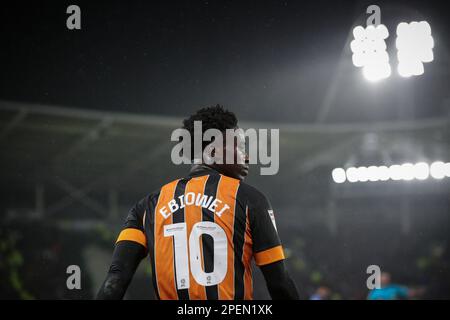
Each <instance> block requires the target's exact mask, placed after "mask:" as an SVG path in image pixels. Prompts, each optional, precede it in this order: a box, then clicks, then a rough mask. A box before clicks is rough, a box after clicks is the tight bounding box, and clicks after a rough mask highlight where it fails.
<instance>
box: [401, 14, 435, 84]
mask: <svg viewBox="0 0 450 320" xmlns="http://www.w3.org/2000/svg"><path fill="white" fill-rule="evenodd" d="M395 43H396V47H397V50H398V51H397V58H398V62H399V63H398V73H399V74H400V75H401V76H402V77H411V76H418V75H421V74H423V72H424V68H423V63H424V62H431V61H433V47H434V40H433V37H432V36H431V27H430V24H429V23H428V22H426V21H420V22H417V21H413V22H411V23H406V22H401V23H399V24H398V26H397V39H396V42H395Z"/></svg>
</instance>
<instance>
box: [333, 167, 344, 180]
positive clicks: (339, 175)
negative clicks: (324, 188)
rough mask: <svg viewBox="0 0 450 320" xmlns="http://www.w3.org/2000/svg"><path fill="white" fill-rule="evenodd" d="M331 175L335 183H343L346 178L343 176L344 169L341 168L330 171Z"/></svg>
mask: <svg viewBox="0 0 450 320" xmlns="http://www.w3.org/2000/svg"><path fill="white" fill-rule="evenodd" d="M331 176H332V177H333V181H334V182H336V183H343V182H345V180H347V178H346V176H345V170H344V169H342V168H336V169H334V170H333V172H332V173H331Z"/></svg>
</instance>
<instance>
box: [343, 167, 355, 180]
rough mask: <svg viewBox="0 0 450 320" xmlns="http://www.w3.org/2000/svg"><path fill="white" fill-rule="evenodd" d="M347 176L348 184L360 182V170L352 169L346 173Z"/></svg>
mask: <svg viewBox="0 0 450 320" xmlns="http://www.w3.org/2000/svg"><path fill="white" fill-rule="evenodd" d="M345 174H346V175H347V180H348V182H357V181H358V169H356V168H353V167H350V168H348V169H347V170H346V171H345Z"/></svg>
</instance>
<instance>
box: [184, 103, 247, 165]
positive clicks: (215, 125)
mask: <svg viewBox="0 0 450 320" xmlns="http://www.w3.org/2000/svg"><path fill="white" fill-rule="evenodd" d="M194 121H201V122H202V136H203V133H204V132H205V131H206V130H208V129H217V130H220V131H221V132H225V130H226V129H235V128H236V127H237V124H238V120H237V118H236V115H235V114H234V113H233V112H231V111H228V110H227V109H225V108H224V107H223V106H221V105H219V104H217V105H215V106H211V107H205V108H202V109H200V110H198V111H197V112H196V113H194V114H192V115H191V116H190V117H189V118H187V119H184V120H183V128H184V129H186V130H188V131H189V133H190V134H191V146H192V148H193V146H194ZM208 143H209V142H203V144H202V150H204V148H205V147H206V145H207V144H208ZM191 154H192V157H193V156H194V155H193V152H192V153H191Z"/></svg>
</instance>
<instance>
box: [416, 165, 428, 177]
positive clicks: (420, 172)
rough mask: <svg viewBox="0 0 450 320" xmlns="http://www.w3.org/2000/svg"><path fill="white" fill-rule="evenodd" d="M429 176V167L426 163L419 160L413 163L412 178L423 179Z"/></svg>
mask: <svg viewBox="0 0 450 320" xmlns="http://www.w3.org/2000/svg"><path fill="white" fill-rule="evenodd" d="M429 176H430V168H429V166H428V163H425V162H419V163H416V164H415V165H414V178H415V179H417V180H425V179H427V178H428V177H429Z"/></svg>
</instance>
